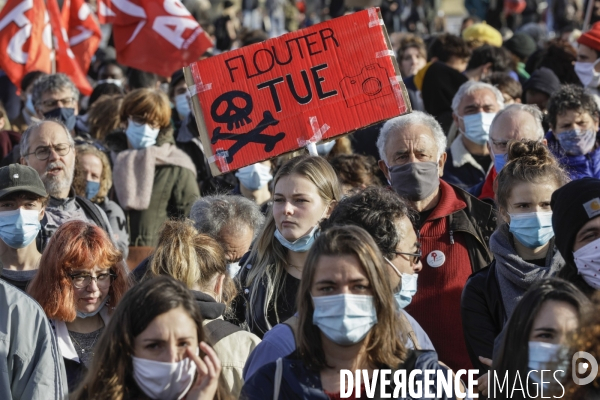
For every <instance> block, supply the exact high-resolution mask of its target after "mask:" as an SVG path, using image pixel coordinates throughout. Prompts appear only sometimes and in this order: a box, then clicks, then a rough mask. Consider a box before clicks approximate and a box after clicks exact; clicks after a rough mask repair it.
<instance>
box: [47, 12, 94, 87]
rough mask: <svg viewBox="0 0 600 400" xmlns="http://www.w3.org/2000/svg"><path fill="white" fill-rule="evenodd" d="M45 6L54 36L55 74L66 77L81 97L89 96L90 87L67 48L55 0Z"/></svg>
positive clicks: (64, 31) (64, 30)
mask: <svg viewBox="0 0 600 400" xmlns="http://www.w3.org/2000/svg"><path fill="white" fill-rule="evenodd" d="M46 6H47V7H48V14H49V15H50V25H51V26H52V34H53V36H54V50H55V51H56V72H62V73H63V74H65V75H67V76H68V77H69V78H70V79H71V80H72V81H73V83H74V84H75V86H77V89H79V91H80V92H81V93H82V94H83V95H85V96H89V95H90V94H92V87H91V86H90V83H89V82H88V81H87V78H86V75H85V73H84V72H82V70H81V67H80V66H79V63H78V62H77V60H76V59H75V54H73V51H72V50H71V47H70V46H69V37H68V35H67V31H66V29H65V28H64V26H63V23H62V20H61V14H60V10H59V9H58V4H57V3H56V0H47V3H46Z"/></svg>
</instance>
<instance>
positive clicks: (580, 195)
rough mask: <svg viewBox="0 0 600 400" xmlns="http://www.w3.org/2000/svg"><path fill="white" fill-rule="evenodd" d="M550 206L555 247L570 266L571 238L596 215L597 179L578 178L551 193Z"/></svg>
mask: <svg viewBox="0 0 600 400" xmlns="http://www.w3.org/2000/svg"><path fill="white" fill-rule="evenodd" d="M550 206H551V207H552V228H553V229H554V237H555V238H556V240H555V244H556V247H557V248H558V250H559V251H560V254H561V255H562V256H563V258H564V259H565V260H566V261H567V262H568V263H572V262H573V243H575V236H577V233H578V232H579V230H580V229H581V227H582V226H584V225H585V224H586V223H587V222H588V221H589V220H591V219H594V218H596V217H599V216H600V179H596V178H582V179H577V180H575V181H572V182H569V183H567V184H566V185H565V186H563V187H561V188H560V189H557V190H556V191H555V192H554V193H553V194H552V200H551V201H550Z"/></svg>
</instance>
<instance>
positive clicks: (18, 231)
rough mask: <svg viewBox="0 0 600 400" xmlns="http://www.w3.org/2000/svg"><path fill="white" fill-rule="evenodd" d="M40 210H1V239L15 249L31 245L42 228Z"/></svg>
mask: <svg viewBox="0 0 600 400" xmlns="http://www.w3.org/2000/svg"><path fill="white" fill-rule="evenodd" d="M39 217H40V212H39V211H38V210H24V209H22V208H19V209H18V210H12V211H1V212H0V239H2V241H3V242H4V243H6V244H7V245H8V246H10V247H12V248H13V249H22V248H23V247H27V246H29V244H30V243H31V242H33V241H34V240H35V238H36V236H37V235H38V232H39V231H40V229H41V225H40V220H39Z"/></svg>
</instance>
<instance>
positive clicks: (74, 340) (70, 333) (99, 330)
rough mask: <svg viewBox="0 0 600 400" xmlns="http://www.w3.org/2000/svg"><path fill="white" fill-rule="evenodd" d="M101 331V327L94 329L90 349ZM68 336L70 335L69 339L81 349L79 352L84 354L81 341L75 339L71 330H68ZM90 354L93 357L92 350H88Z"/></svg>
mask: <svg viewBox="0 0 600 400" xmlns="http://www.w3.org/2000/svg"><path fill="white" fill-rule="evenodd" d="M101 331H102V328H100V329H98V330H97V331H96V334H95V335H94V340H93V341H92V344H91V346H90V349H93V348H94V345H95V344H96V341H97V340H98V337H99V336H100V332H101ZM69 336H70V337H71V340H72V341H73V343H75V344H76V345H77V347H79V350H81V354H85V349H84V348H83V346H82V345H81V343H79V341H78V340H77V339H75V337H74V336H73V334H72V332H70V331H69ZM90 354H91V355H92V357H94V352H93V351H90Z"/></svg>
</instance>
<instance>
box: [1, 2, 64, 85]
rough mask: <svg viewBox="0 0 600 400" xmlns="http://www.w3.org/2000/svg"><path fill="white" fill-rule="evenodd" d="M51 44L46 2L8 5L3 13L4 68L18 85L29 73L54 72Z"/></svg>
mask: <svg viewBox="0 0 600 400" xmlns="http://www.w3.org/2000/svg"><path fill="white" fill-rule="evenodd" d="M51 41H52V35H51V32H50V29H49V25H48V15H47V13H46V6H45V5H44V1H43V0H8V1H7V2H6V4H5V5H4V8H3V9H2V12H0V69H2V70H3V71H4V72H6V75H8V78H9V79H10V80H11V82H12V83H14V84H15V86H17V87H19V86H20V84H21V79H23V76H25V74H26V73H28V72H31V71H35V70H38V71H44V72H50V69H51V61H50V53H51V50H50V48H51V47H52V42H51Z"/></svg>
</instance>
